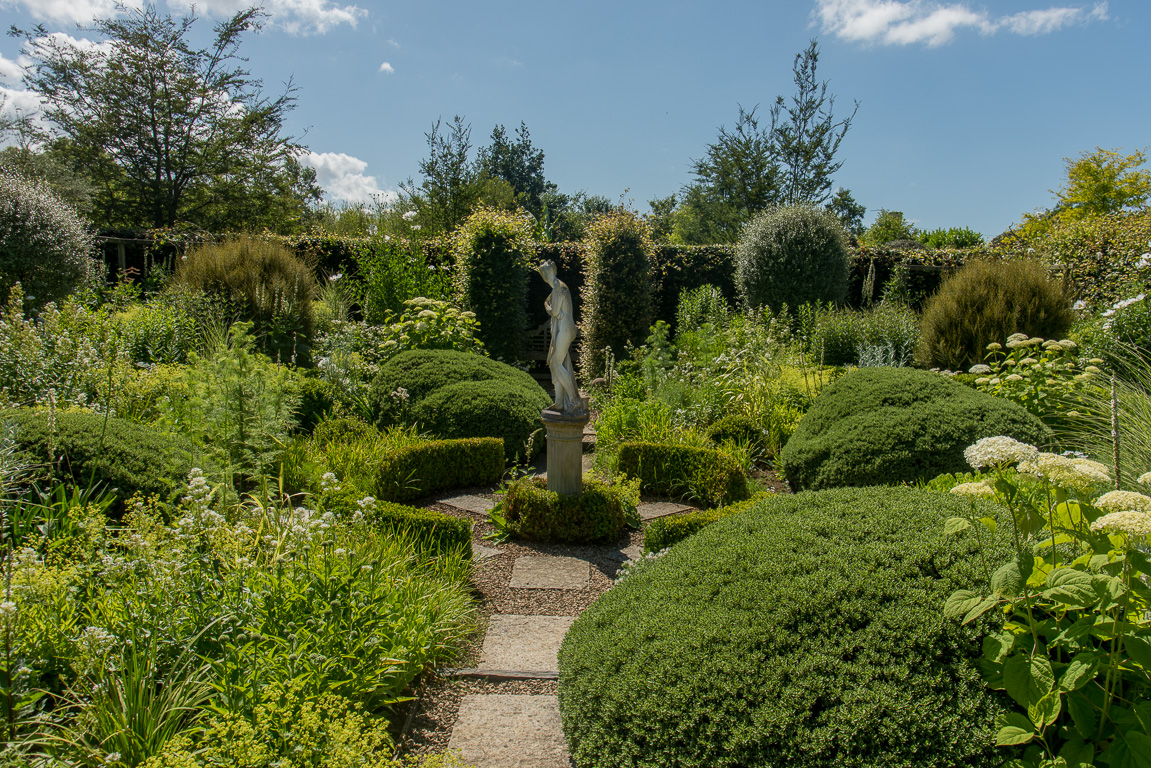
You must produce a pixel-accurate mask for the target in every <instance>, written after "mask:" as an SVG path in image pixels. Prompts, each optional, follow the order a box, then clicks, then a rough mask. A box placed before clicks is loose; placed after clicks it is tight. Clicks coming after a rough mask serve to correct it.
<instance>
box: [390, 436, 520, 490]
mask: <svg viewBox="0 0 1151 768" xmlns="http://www.w3.org/2000/svg"><path fill="white" fill-rule="evenodd" d="M503 472H504V441H503V440H501V439H500V438H498V437H471V438H464V439H460V440H432V441H429V442H426V443H421V444H419V445H413V446H410V447H408V448H400V449H399V450H396V451H394V452H392V453H390V454H388V456H387V457H386V458H385V459H384V460H383V461H381V462H380V465H379V468H378V469H377V470H376V483H375V490H376V496H377V497H378V498H380V499H384V500H386V501H408V500H410V499H418V498H420V497H421V496H428V495H430V494H433V493H436V492H437V491H443V490H448V489H450V488H466V487H468V486H471V485H492V484H494V483H497V482H499V479H500V477H501V476H502V475H503Z"/></svg>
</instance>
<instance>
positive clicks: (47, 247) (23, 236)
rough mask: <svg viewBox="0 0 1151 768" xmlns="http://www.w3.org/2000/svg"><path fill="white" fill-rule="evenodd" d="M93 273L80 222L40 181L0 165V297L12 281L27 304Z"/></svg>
mask: <svg viewBox="0 0 1151 768" xmlns="http://www.w3.org/2000/svg"><path fill="white" fill-rule="evenodd" d="M95 271H96V262H95V261H93V259H92V235H91V234H90V233H89V232H88V229H87V227H86V226H85V224H84V221H83V220H82V219H81V218H80V216H79V215H78V214H77V213H76V211H75V210H73V209H72V208H71V207H70V206H69V205H68V204H67V203H65V202H64V201H62V200H61V199H60V198H59V197H57V195H56V194H55V193H54V192H53V191H52V190H51V188H49V187H48V185H47V184H45V183H44V182H41V181H34V180H32V179H28V178H25V177H24V176H21V175H19V174H17V173H14V172H12V171H10V170H8V169H0V301H4V300H6V298H7V296H8V291H10V290H11V289H12V286H13V285H15V284H16V283H20V284H21V286H22V287H23V288H24V300H25V304H26V305H27V306H28V307H32V308H35V307H40V306H43V305H44V304H45V303H47V302H49V301H57V300H59V299H62V298H64V297H65V296H67V295H68V294H69V293H71V292H72V290H73V289H74V288H76V286H78V285H79V284H80V283H81V281H83V280H85V279H86V278H88V277H90V276H91V275H93V274H94V272H95Z"/></svg>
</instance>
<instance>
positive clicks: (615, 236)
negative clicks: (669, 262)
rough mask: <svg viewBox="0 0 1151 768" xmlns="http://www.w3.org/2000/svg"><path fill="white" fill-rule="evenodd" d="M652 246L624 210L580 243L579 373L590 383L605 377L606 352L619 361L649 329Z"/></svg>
mask: <svg viewBox="0 0 1151 768" xmlns="http://www.w3.org/2000/svg"><path fill="white" fill-rule="evenodd" d="M654 251H655V245H654V244H653V243H652V240H651V230H650V228H649V227H648V225H647V223H646V222H644V221H643V220H641V219H639V218H637V217H636V216H635V215H633V214H631V213H628V212H626V211H616V212H615V213H610V214H607V215H605V216H601V217H599V218H598V219H596V220H595V221H594V222H592V223H591V225H590V226H589V227H588V229H587V236H586V238H585V240H584V291H583V295H582V297H581V299H582V312H583V317H582V319H581V320H580V372H581V374H582V376H583V378H584V380H585V381H591V380H592V379H594V378H596V377H597V376H602V375H603V372H604V349H605V348H610V349H611V351H612V354H613V355H614V356H615V358H616V359H617V360H619V359H623V358H624V357H625V356H626V352H625V349H626V347H627V345H628V344H629V343H630V344H632V345H633V346H636V347H638V346H641V345H642V344H643V342H644V339H646V338H647V334H648V329H649V328H650V327H651V324H652V321H653V320H654V318H653V317H652V310H653V301H652V275H651V264H652V260H653V258H654Z"/></svg>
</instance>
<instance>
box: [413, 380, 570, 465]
mask: <svg viewBox="0 0 1151 768" xmlns="http://www.w3.org/2000/svg"><path fill="white" fill-rule="evenodd" d="M550 402H551V399H550V398H549V397H548V396H547V393H546V392H544V391H543V388H542V387H540V386H539V385H538V384H536V385H535V390H534V391H533V390H531V389H528V388H527V387H522V386H519V385H517V384H512V383H510V382H507V381H491V380H489V381H460V382H456V383H455V384H448V385H447V386H444V387H440V388H439V389H437V390H436V391H435V392H433V393H431V394H430V395H428V396H427V397H425V398H424V399H423V400H420V401H419V402H418V403H416V404H415V405H414V406H412V419H413V420H414V421H416V422H417V423H418V424H420V425H422V426H423V428H424V429H426V430H427V431H428V432H429V433H431V434H432V435H435V436H436V437H441V438H461V437H499V438H502V439H503V441H504V453H505V455H506V456H507V458H508V460H509V461H518V460H520V459H526V460H530V459H532V458H534V457H535V456H536V454H538V453H539V452H540V450H542V449H543V445H544V441H543V440H542V439H539V438H537V439H535V440H534V441H532V445H531V446H530V451H529V452H528V453H526V454H525V443H527V442H528V440H529V438H531V437H532V436H533V434H535V433H536V432H538V431H539V430H542V429H543V426H542V424H541V421H540V413H541V412H542V411H543V409H544V408H546V407H547V405H548V403H550Z"/></svg>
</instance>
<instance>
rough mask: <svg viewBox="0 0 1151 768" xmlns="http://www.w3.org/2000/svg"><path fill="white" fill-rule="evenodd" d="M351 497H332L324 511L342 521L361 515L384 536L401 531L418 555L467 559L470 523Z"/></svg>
mask: <svg viewBox="0 0 1151 768" xmlns="http://www.w3.org/2000/svg"><path fill="white" fill-rule="evenodd" d="M501 469H502V467H501ZM352 496H354V494H352V495H349V494H335V495H333V496H332V497H331V498H330V499H329V500H328V501H329V503H328V509H329V510H330V511H332V512H334V513H336V514H337V515H340V516H341V517H343V518H345V519H350V518H352V517H353V516H354V515H355V514H356V513H357V512H361V513H362V514H363V516H364V519H365V520H367V522H368V523H369V524H370V525H371V526H372V527H374V528H376V529H378V530H380V531H381V532H383V533H385V534H389V535H394V534H397V533H399V532H401V531H404V532H406V534H405V537H406V539H407V540H408V541H412V542H416V543H417V549H418V551H419V552H420V554H421V555H425V556H428V557H440V556H441V555H453V554H455V555H459V556H460V557H463V558H465V559H471V556H472V522H471V521H470V520H465V519H463V518H461V517H452V516H451V515H445V514H444V513H442V512H435V511H433V510H430V509H420V508H418V507H409V506H407V505H404V504H396V503H394V502H390V501H384V500H381V499H370V498H368V499H353V498H352ZM361 502H363V503H361Z"/></svg>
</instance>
